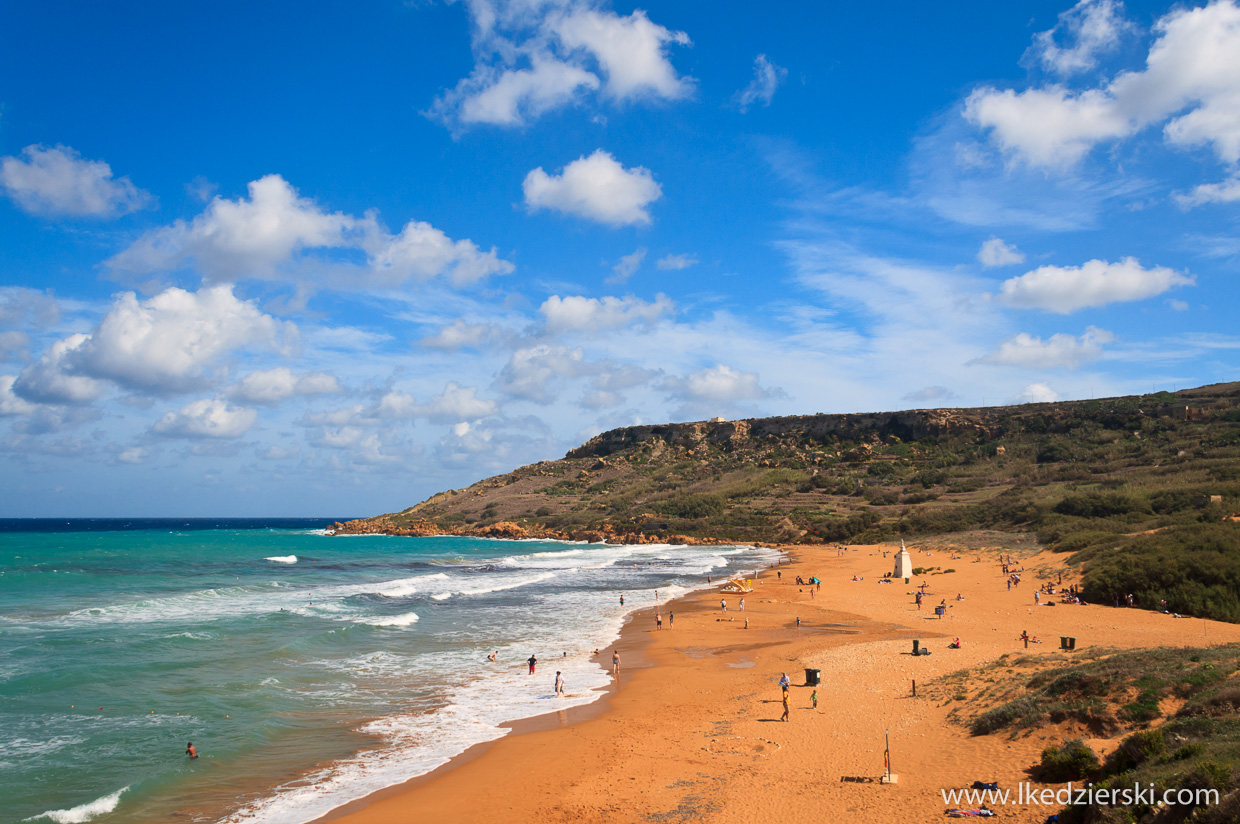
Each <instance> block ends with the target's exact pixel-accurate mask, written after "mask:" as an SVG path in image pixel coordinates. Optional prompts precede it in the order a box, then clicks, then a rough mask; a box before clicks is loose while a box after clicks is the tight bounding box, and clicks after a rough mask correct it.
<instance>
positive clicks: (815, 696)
mask: <svg viewBox="0 0 1240 824" xmlns="http://www.w3.org/2000/svg"><path fill="white" fill-rule="evenodd" d="M809 700H810V701H811V702H812V703H813V705H814V709H818V690H814V691H813V692H811V693H810V694H809Z"/></svg>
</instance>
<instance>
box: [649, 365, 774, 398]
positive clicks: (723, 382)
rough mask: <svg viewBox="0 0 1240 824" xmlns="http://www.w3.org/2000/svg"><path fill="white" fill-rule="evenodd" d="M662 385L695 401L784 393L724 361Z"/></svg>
mask: <svg viewBox="0 0 1240 824" xmlns="http://www.w3.org/2000/svg"><path fill="white" fill-rule="evenodd" d="M663 388H664V389H666V390H668V391H669V392H671V393H672V395H673V396H675V397H677V398H680V399H683V400H693V401H722V402H733V401H745V400H757V399H760V398H770V397H777V396H779V395H782V391H780V390H775V391H772V390H768V389H765V388H763V386H762V385H761V384H760V383H759V381H758V375H757V374H755V373H753V372H741V371H740V370H738V369H733V368H732V367H730V366H725V365H724V364H717V365H716V366H712V367H710V368H709V369H702V370H700V371H698V372H694V373H692V374H690V375H686V376H684V377H669V378H667V379H666V380H665V381H664V382H663Z"/></svg>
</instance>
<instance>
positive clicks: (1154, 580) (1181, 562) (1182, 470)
mask: <svg viewBox="0 0 1240 824" xmlns="http://www.w3.org/2000/svg"><path fill="white" fill-rule="evenodd" d="M1237 512H1240V383H1230V384H1217V385H1213V386H1206V387H1201V388H1197V389H1189V390H1185V391H1181V392H1176V393H1170V392H1159V393H1156V394H1151V395H1141V396H1130V397H1121V398H1108V399H1102V400H1090V401H1068V402H1060V403H1047V404H1027V405H1023V406H1011V407H988V408H983V409H932V410H915V411H905V412H890V413H873V414H854V415H804V416H795V417H780V418H761V419H752V420H741V421H724V420H720V419H717V420H714V421H705V422H696V423H680V424H666V425H659V426H635V427H626V428H622V429H615V430H611V431H609V432H604V433H602V434H601V435H598V436H596V437H594V438H592V439H590V440H589V441H587V442H586V443H585V444H583V445H581V446H580V447H577V448H576V449H574V450H572V451H570V452H569V453H568V454H567V455H566V456H565V457H564V458H562V459H560V460H557V461H542V462H539V463H537V464H532V465H530V466H524V467H521V468H519V469H515V470H513V471H512V472H509V473H507V474H505V475H497V476H495V477H492V478H487V479H486V480H482V481H479V482H477V483H475V484H474V485H472V486H470V487H468V488H465V489H458V490H450V491H447V492H442V493H440V494H438V495H434V496H432V497H431V498H429V499H427V500H425V501H423V502H422V503H419V504H417V505H415V506H412V507H410V508H409V509H406V510H404V511H402V512H399V513H390V514H386V515H380V516H377V517H374V518H366V519H361V520H357V521H350V522H348V523H346V524H340V525H338V526H337V530H338V531H339V532H341V533H364V532H382V533H388V534H397V535H431V534H456V535H477V536H491V537H510V538H519V537H547V538H561V539H577V540H582V539H584V540H592V541H597V540H607V541H612V542H629V543H642V542H646V543H653V542H660V541H667V540H671V541H678V542H688V541H694V542H700V543H708V542H782V543H795V542H823V541H845V542H873V541H879V540H887V539H894V538H900V537H905V538H920V539H925V538H928V537H935V538H936V539H937V540H950V541H952V542H956V543H961V544H966V545H967V544H968V543H970V542H971V541H984V542H986V543H987V544H988V545H992V546H994V545H999V546H1005V545H1006V546H1011V547H1014V548H1021V547H1023V548H1028V549H1032V548H1035V547H1037V546H1049V547H1050V548H1052V549H1059V550H1063V551H1070V552H1073V553H1074V555H1073V556H1072V558H1071V559H1070V562H1072V563H1079V562H1081V561H1084V560H1090V559H1092V560H1091V563H1090V564H1089V572H1088V576H1087V580H1086V583H1087V586H1088V587H1090V591H1091V595H1092V596H1093V597H1095V598H1096V599H1110V598H1112V597H1114V596H1115V595H1117V594H1127V593H1134V594H1137V596H1138V599H1151V598H1152V599H1154V602H1155V603H1156V602H1157V601H1161V600H1163V599H1164V598H1165V599H1166V600H1167V601H1168V605H1169V608H1171V609H1172V610H1173V611H1180V612H1185V613H1193V614H1202V615H1205V614H1210V615H1213V616H1214V617H1221V618H1226V619H1227V620H1233V621H1235V620H1240V523H1238V522H1237V521H1236V520H1235V519H1234V517H1233V516H1234V515H1235V514H1236V513H1237ZM1173 556H1174V558H1175V559H1176V562H1175V563H1171V562H1170V561H1169V560H1168V559H1171V558H1172V557H1173ZM1147 603H1148V600H1147Z"/></svg>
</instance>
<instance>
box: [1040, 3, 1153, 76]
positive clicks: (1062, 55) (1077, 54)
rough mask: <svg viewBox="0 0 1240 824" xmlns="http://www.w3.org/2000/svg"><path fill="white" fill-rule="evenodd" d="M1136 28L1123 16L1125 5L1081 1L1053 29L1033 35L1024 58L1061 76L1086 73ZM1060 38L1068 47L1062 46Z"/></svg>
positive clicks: (1061, 16) (1060, 17) (1064, 14)
mask: <svg viewBox="0 0 1240 824" xmlns="http://www.w3.org/2000/svg"><path fill="white" fill-rule="evenodd" d="M1133 28H1134V26H1133V24H1132V23H1131V22H1129V21H1128V20H1127V19H1125V17H1124V5H1123V3H1118V2H1115V0H1081V2H1079V3H1077V4H1076V5H1075V6H1073V7H1072V8H1071V9H1069V10H1068V11H1065V12H1062V13H1061V14H1060V15H1059V21H1058V23H1056V25H1055V27H1054V28H1052V29H1048V30H1047V31H1043V32H1038V33H1037V34H1035V35H1034V36H1033V45H1032V46H1030V47H1029V51H1028V52H1026V54H1025V58H1026V60H1027V61H1029V62H1033V63H1038V64H1040V65H1041V66H1042V67H1043V68H1044V69H1046V70H1047V71H1051V72H1054V73H1056V74H1060V75H1070V74H1074V73H1076V72H1081V71H1086V70H1088V69H1092V68H1094V67H1095V66H1096V65H1097V64H1098V57H1099V56H1100V55H1103V54H1106V53H1107V52H1110V51H1112V50H1114V49H1115V48H1116V47H1117V46H1118V45H1119V42H1120V38H1121V37H1122V36H1123V35H1124V34H1125V33H1127V32H1130V31H1132V30H1133ZM1057 38H1058V39H1059V40H1062V41H1066V43H1067V45H1060V42H1058V40H1057Z"/></svg>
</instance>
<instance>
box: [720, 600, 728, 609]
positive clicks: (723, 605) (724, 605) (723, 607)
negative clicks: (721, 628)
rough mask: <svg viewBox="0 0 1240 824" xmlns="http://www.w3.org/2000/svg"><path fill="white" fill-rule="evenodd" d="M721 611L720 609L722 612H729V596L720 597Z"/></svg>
mask: <svg viewBox="0 0 1240 824" xmlns="http://www.w3.org/2000/svg"><path fill="white" fill-rule="evenodd" d="M719 611H720V612H727V611H728V599H727V598H720V599H719Z"/></svg>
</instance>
